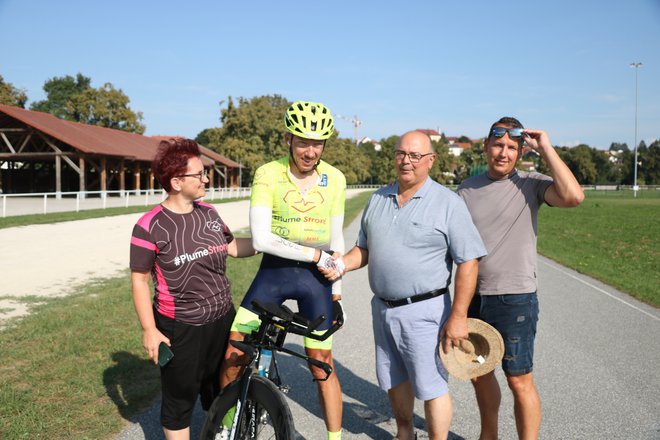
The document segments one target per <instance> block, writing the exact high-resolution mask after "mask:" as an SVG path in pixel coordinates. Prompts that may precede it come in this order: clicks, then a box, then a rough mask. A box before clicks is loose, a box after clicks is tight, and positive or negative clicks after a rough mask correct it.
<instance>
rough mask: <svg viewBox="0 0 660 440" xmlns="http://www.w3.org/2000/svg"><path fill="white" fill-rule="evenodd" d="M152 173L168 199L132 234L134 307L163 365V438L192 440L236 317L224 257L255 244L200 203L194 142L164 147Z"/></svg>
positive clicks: (215, 388)
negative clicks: (196, 413) (198, 406)
mask: <svg viewBox="0 0 660 440" xmlns="http://www.w3.org/2000/svg"><path fill="white" fill-rule="evenodd" d="M152 170H153V172H154V174H155V175H156V179H157V180H158V182H159V183H160V184H161V185H162V187H163V189H164V190H165V191H166V192H167V198H166V199H165V200H164V201H163V203H161V204H160V205H158V206H156V207H154V208H153V209H152V210H151V211H149V212H147V213H146V214H144V215H143V216H142V217H141V218H140V220H138V222H137V224H136V225H135V227H134V228H133V235H132V237H131V258H130V267H131V281H132V286H133V287H132V290H133V302H134V304H135V310H136V312H137V315H138V318H139V320H140V324H141V326H142V343H143V345H144V348H145V349H146V351H147V355H148V356H149V357H150V358H151V359H152V360H153V361H154V363H158V364H160V372H161V386H162V409H161V424H162V426H163V430H164V432H165V437H166V438H167V439H168V440H170V439H188V438H189V437H190V420H191V416H192V410H193V407H194V405H195V401H196V400H197V396H198V395H200V396H201V401H202V407H203V408H204V410H205V411H206V410H208V408H209V407H210V406H211V403H212V402H213V399H214V398H215V396H216V395H217V394H218V392H219V366H220V362H221V361H222V357H223V354H224V352H225V349H226V341H227V336H228V333H229V327H230V326H231V323H232V321H233V319H234V315H235V310H234V306H233V304H232V297H231V285H230V282H229V280H228V279H227V276H226V269H227V265H226V260H227V255H229V256H232V257H247V256H251V255H254V254H255V251H254V248H253V247H252V242H251V239H250V238H234V236H233V235H232V233H231V231H230V230H229V228H228V227H227V225H226V224H225V223H224V222H223V221H222V219H221V218H220V216H219V215H218V212H217V211H216V210H215V208H214V207H213V206H212V205H209V204H207V203H204V202H199V201H197V200H198V199H200V198H201V197H203V196H204V194H205V193H206V188H205V187H206V184H207V183H208V181H209V180H208V178H207V176H206V170H205V169H204V165H203V163H202V160H201V159H200V151H199V147H198V145H197V143H195V142H194V141H191V140H189V139H169V140H167V141H162V142H161V143H160V145H159V147H158V153H157V154H156V157H155V158H154V161H153V164H152ZM149 278H151V279H152V280H153V284H154V293H153V301H152V298H151V296H152V294H151V290H150V288H149Z"/></svg>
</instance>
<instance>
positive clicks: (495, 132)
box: [490, 127, 525, 139]
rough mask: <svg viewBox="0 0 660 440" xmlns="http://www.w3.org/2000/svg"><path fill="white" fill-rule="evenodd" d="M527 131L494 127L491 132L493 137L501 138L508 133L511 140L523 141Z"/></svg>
mask: <svg viewBox="0 0 660 440" xmlns="http://www.w3.org/2000/svg"><path fill="white" fill-rule="evenodd" d="M524 132H525V130H524V129H523V128H506V127H493V129H492V130H491V131H490V135H491V136H495V137H496V138H501V137H502V136H504V135H505V134H506V133H509V137H510V138H511V139H521V138H522V135H523V133H524Z"/></svg>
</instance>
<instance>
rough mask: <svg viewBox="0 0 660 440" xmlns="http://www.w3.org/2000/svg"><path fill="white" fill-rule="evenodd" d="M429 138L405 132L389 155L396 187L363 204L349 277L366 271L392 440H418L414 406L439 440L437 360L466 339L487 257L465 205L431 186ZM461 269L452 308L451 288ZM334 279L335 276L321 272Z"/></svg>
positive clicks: (445, 400) (444, 403) (442, 380)
mask: <svg viewBox="0 0 660 440" xmlns="http://www.w3.org/2000/svg"><path fill="white" fill-rule="evenodd" d="M434 161H435V153H434V152H433V146H432V144H431V139H429V137H428V136H427V135H426V134H424V133H421V132H418V131H411V132H408V133H406V134H404V135H403V136H402V137H401V139H400V140H399V143H398V144H397V148H396V151H395V152H394V165H395V166H396V170H397V175H398V178H397V182H396V183H395V184H394V185H391V186H387V187H385V188H381V189H380V190H378V191H376V192H375V193H374V195H373V196H372V197H371V199H369V202H368V204H367V206H366V208H365V210H364V213H363V215H362V223H361V228H360V233H359V236H358V240H357V244H356V246H355V247H353V249H351V250H350V251H349V252H348V253H347V254H346V255H345V256H343V257H341V258H342V259H343V261H344V264H345V266H346V269H345V270H346V271H349V270H354V269H359V268H361V267H363V266H365V265H367V264H369V284H370V286H371V290H372V291H373V292H374V295H375V296H374V298H373V299H372V301H371V307H372V316H373V328H374V339H375V342H376V374H377V377H378V383H379V385H380V387H381V388H383V389H384V390H386V391H387V393H388V397H389V399H390V404H391V405H392V411H393V413H394V416H395V419H396V424H397V436H396V438H397V439H398V440H408V439H413V438H414V430H413V424H412V421H413V406H414V399H415V397H417V398H418V399H420V400H423V401H424V413H425V416H426V425H427V428H428V433H429V438H430V439H445V438H447V435H448V432H449V425H450V423H451V417H452V404H451V398H450V397H449V390H448V388H447V371H446V370H445V368H444V366H443V365H442V361H441V360H440V358H439V355H438V347H439V344H440V341H441V340H442V341H443V344H444V345H445V347H447V348H448V347H449V345H459V343H460V340H461V339H466V338H467V336H468V331H467V310H468V306H469V304H470V300H471V299H472V295H473V294H474V289H475V286H476V281H477V266H478V264H477V259H479V258H481V257H483V256H484V255H486V249H485V247H484V244H483V242H482V241H481V237H480V236H479V233H478V232H477V230H476V228H475V227H474V224H473V223H472V219H471V218H470V214H469V212H468V210H467V208H466V206H465V204H464V203H463V201H462V200H461V199H460V198H459V197H458V196H457V195H456V194H455V193H454V192H452V191H450V190H448V189H447V188H445V187H443V186H442V185H440V184H438V183H436V182H434V181H433V180H432V179H431V178H430V177H429V171H430V170H431V167H432V166H433V162H434ZM454 263H455V264H456V265H457V270H456V285H455V287H454V302H453V305H452V303H451V299H450V297H449V294H447V288H448V287H449V284H450V282H451V272H452V264H454ZM324 272H326V276H327V277H328V278H330V279H336V278H337V277H338V276H339V274H338V273H337V272H336V271H324Z"/></svg>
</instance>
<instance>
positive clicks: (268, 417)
mask: <svg viewBox="0 0 660 440" xmlns="http://www.w3.org/2000/svg"><path fill="white" fill-rule="evenodd" d="M252 305H253V306H254V309H255V312H256V313H257V314H258V315H259V318H260V320H261V324H260V326H259V329H258V330H256V331H254V332H252V333H251V334H249V335H247V336H246V337H245V340H244V341H242V342H241V341H230V343H231V344H232V345H233V346H234V347H236V348H238V349H239V350H241V351H243V352H244V353H245V354H246V355H247V358H248V361H247V363H246V364H245V365H244V368H243V371H242V372H241V374H240V376H239V378H238V379H237V380H235V381H234V382H232V383H231V384H229V385H228V386H227V387H226V388H225V389H224V390H222V392H221V393H220V394H219V395H218V396H217V397H216V398H215V400H214V401H213V403H212V405H211V407H210V408H209V411H208V413H207V415H206V420H205V421H204V426H203V427H202V431H201V435H200V438H201V439H203V440H220V439H222V440H225V439H227V440H235V439H277V440H293V438H294V434H295V432H296V430H295V427H294V423H293V416H292V415H291V410H290V409H289V405H288V404H287V402H286V398H285V397H284V394H286V393H288V391H289V388H288V386H286V385H283V384H282V381H281V377H280V374H279V369H278V366H277V359H276V356H275V354H276V353H277V352H282V353H286V354H289V355H292V356H295V357H298V358H300V359H303V360H305V361H307V362H309V363H310V364H312V365H314V366H316V367H318V368H320V369H322V370H323V372H324V373H325V375H326V376H325V378H324V379H320V380H327V379H328V377H330V374H332V367H331V366H330V365H328V364H327V363H325V362H321V361H319V360H316V359H313V358H310V357H309V356H307V355H305V354H302V353H298V352H296V351H293V350H290V349H288V348H286V347H284V340H285V339H286V335H287V334H288V333H295V334H298V335H302V336H307V337H309V338H313V339H317V340H325V339H327V338H328V337H330V335H332V334H333V333H334V332H336V331H337V330H338V329H339V328H340V327H341V326H342V325H343V314H342V313H341V312H339V313H336V316H335V320H334V323H333V325H332V326H331V327H330V328H329V329H328V330H327V331H325V332H324V333H323V334H320V335H315V334H312V331H314V330H315V329H316V328H317V327H318V326H319V325H321V323H322V322H323V321H324V320H325V316H324V315H321V316H319V317H318V318H317V319H316V320H314V321H313V322H309V321H308V320H307V319H305V318H304V317H302V316H300V315H299V314H297V313H294V312H293V311H291V309H289V308H288V307H287V306H285V305H279V306H278V305H276V304H264V303H260V302H258V301H253V302H252ZM267 350H268V351H270V352H271V353H272V358H271V359H270V362H269V365H267V366H266V365H264V363H266V362H267V359H266V358H267V357H268V356H267V353H268V351H267ZM234 408H235V413H234V414H233V418H232V420H233V422H232V427H231V431H229V432H227V431H226V430H223V423H222V422H223V419H224V418H225V416H226V415H227V413H228V412H230V411H231V410H232V409H234ZM229 416H231V413H230V414H229Z"/></svg>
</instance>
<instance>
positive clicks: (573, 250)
mask: <svg viewBox="0 0 660 440" xmlns="http://www.w3.org/2000/svg"><path fill="white" fill-rule="evenodd" d="M659 220H660V191H642V192H639V193H638V197H637V198H633V197H632V193H631V192H629V191H626V192H624V191H611V192H607V191H599V192H596V191H590V192H587V197H586V199H585V201H584V202H583V203H582V205H580V206H578V207H577V208H574V209H554V208H548V207H543V208H542V209H541V211H540V213H539V232H538V236H539V238H538V249H539V252H540V253H541V254H543V255H545V256H547V257H549V258H552V259H553V260H556V261H558V262H560V263H561V264H563V265H565V266H568V267H570V268H572V269H575V270H577V271H578V272H581V273H584V274H588V275H590V276H592V277H594V278H597V279H599V280H601V281H603V282H605V283H607V284H609V285H611V286H614V287H616V288H617V289H619V290H622V291H624V292H627V293H629V294H631V295H633V296H635V297H636V298H638V299H640V300H642V301H645V302H647V303H649V304H652V305H654V306H656V307H660V221H659Z"/></svg>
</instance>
